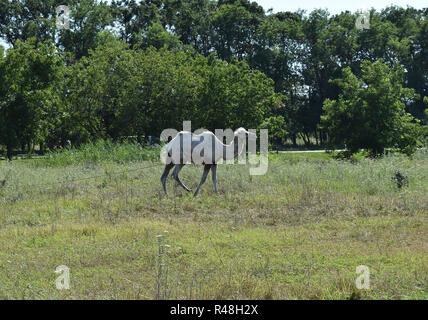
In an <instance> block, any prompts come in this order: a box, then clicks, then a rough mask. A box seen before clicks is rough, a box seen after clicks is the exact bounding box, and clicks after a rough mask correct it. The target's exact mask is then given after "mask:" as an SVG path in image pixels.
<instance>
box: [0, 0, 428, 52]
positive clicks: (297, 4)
mask: <svg viewBox="0 0 428 320" xmlns="http://www.w3.org/2000/svg"><path fill="white" fill-rule="evenodd" d="M255 1H256V2H257V3H258V4H260V5H261V6H262V7H263V8H264V9H265V11H267V10H268V9H270V8H272V9H273V12H278V11H297V10H298V9H303V10H306V11H307V12H311V11H312V10H314V9H320V8H321V9H328V11H329V12H330V14H337V13H340V12H342V11H346V10H348V11H351V12H355V11H358V10H362V11H365V10H367V9H371V8H375V9H376V10H377V11H379V10H380V9H383V8H385V7H387V6H390V5H397V6H400V7H403V8H406V7H407V6H411V7H414V8H416V9H422V8H426V7H428V2H427V0H255ZM107 2H110V1H109V0H107ZM0 45H2V46H4V47H7V44H6V43H5V42H4V41H3V40H2V39H1V38H0Z"/></svg>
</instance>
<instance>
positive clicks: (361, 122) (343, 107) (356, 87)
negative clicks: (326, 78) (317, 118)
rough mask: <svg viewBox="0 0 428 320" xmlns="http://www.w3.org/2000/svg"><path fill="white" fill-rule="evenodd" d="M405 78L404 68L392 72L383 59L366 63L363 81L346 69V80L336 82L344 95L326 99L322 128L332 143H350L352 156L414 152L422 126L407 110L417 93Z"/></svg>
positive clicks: (396, 68)
mask: <svg viewBox="0 0 428 320" xmlns="http://www.w3.org/2000/svg"><path fill="white" fill-rule="evenodd" d="M403 77H404V70H403V68H402V67H400V66H399V65H396V66H394V67H393V68H392V69H390V68H389V67H388V66H387V65H385V64H384V63H383V62H382V61H381V60H380V61H377V62H374V63H371V62H369V61H365V62H363V64H362V75H361V78H360V79H358V78H357V77H356V76H355V75H354V74H353V73H352V71H351V69H350V67H347V68H345V69H344V71H343V77H342V78H341V79H338V80H336V81H335V82H336V83H337V84H338V85H339V86H340V88H341V89H342V90H343V92H342V94H340V96H339V98H338V99H337V100H330V99H326V100H325V102H324V106H323V109H324V112H325V115H324V116H322V125H323V127H324V128H325V129H326V130H328V133H329V136H330V139H331V140H330V142H331V143H332V144H333V145H335V146H338V145H341V144H343V143H344V144H346V146H347V148H348V149H349V151H350V152H351V153H356V152H358V151H359V150H360V149H366V150H368V151H369V152H370V153H371V154H372V155H380V154H382V153H383V152H384V150H385V148H397V149H398V150H399V151H400V152H403V153H406V154H408V155H411V154H412V153H414V152H415V150H416V147H417V146H418V144H419V141H420V138H421V135H422V129H421V128H422V127H421V126H420V124H419V123H418V121H417V120H414V119H413V117H412V116H411V115H410V114H408V113H406V111H405V103H409V102H411V101H412V99H413V98H415V94H414V91H413V90H412V89H409V88H404V87H403Z"/></svg>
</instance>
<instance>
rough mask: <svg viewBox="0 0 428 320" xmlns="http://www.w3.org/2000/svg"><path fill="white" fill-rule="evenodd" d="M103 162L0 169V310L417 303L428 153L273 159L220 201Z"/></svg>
mask: <svg viewBox="0 0 428 320" xmlns="http://www.w3.org/2000/svg"><path fill="white" fill-rule="evenodd" d="M131 151H132V150H131ZM89 153H90V152H89ZM102 153H103V152H102V151H101V153H100V156H99V158H97V157H95V158H92V159H91V161H86V160H85V157H81V156H80V155H79V157H80V158H79V157H78V158H79V159H80V160H79V161H74V160H73V155H72V154H73V152H71V154H68V155H65V156H64V155H62V156H58V157H56V156H52V157H50V158H49V159H51V160H49V159H48V160H46V159H39V160H19V161H14V162H12V163H7V162H6V161H0V299H156V298H160V299H350V298H353V299H428V197H427V195H428V154H427V153H426V151H425V152H419V153H418V154H416V156H415V157H414V158H413V159H412V160H410V159H408V158H406V157H402V156H386V157H384V158H383V159H380V160H361V161H354V162H350V161H338V160H333V159H332V157H331V156H330V155H329V154H327V153H307V154H278V155H277V154H272V155H270V159H269V160H270V161H269V171H268V173H267V174H266V175H264V176H253V177H250V175H249V171H248V167H247V166H245V165H235V166H230V165H222V166H220V167H219V170H218V185H219V191H220V195H215V194H214V192H213V186H212V183H211V178H210V176H209V179H207V182H206V184H205V185H204V186H203V188H202V190H201V193H200V194H199V196H198V197H197V198H193V197H192V195H190V194H187V193H185V192H184V191H183V190H182V189H181V188H179V187H178V186H176V185H175V183H173V181H172V180H171V179H169V180H168V190H169V195H168V196H165V195H164V194H163V192H162V190H161V183H160V180H159V178H160V175H161V173H162V169H163V168H162V167H161V166H159V165H157V163H152V162H149V161H136V160H135V159H133V158H132V157H131V158H129V159H128V158H126V157H125V158H126V161H118V159H119V158H120V157H119V158H114V157H111V158H109V159H106V160H102V158H103V156H102ZM61 157H63V158H64V159H65V160H64V159H62V158H61ZM142 158H144V157H142ZM120 159H122V158H120ZM148 159H150V157H149V158H148ZM153 165H155V166H154V167H153ZM148 167H151V168H148ZM144 168H147V169H144ZM396 170H400V171H401V172H403V174H405V175H406V176H408V185H406V186H404V187H403V188H401V189H398V188H397V183H396V181H394V180H393V179H392V178H391V177H392V176H394V173H395V172H396ZM201 174H202V168H201V167H195V166H186V167H185V168H184V169H183V170H182V172H181V178H182V181H183V182H184V183H185V184H187V185H188V186H191V187H192V188H193V189H194V188H195V187H196V185H197V183H198V182H199V179H200V177H201ZM60 265H66V266H68V267H69V268H70V285H71V288H70V289H69V290H58V289H56V287H55V281H56V278H57V277H58V274H55V269H56V268H57V267H58V266H60ZM359 265H365V266H367V267H369V270H370V289H368V290H364V289H363V290H358V289H357V288H356V285H355V280H356V279H357V277H358V276H359V275H358V274H357V273H356V268H357V266H359Z"/></svg>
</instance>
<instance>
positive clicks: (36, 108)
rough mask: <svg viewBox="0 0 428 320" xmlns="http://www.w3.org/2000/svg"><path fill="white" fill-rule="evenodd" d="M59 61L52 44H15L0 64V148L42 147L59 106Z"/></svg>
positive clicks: (60, 70) (30, 42)
mask: <svg viewBox="0 0 428 320" xmlns="http://www.w3.org/2000/svg"><path fill="white" fill-rule="evenodd" d="M63 67H64V65H63V60H62V59H61V57H60V56H59V55H58V54H57V52H56V51H55V47H54V46H53V44H52V43H38V44H37V46H36V39H34V38H32V39H30V40H29V41H27V42H21V41H20V40H18V41H17V42H16V43H15V47H14V48H13V49H9V50H8V51H7V55H6V57H5V58H3V59H1V60H0V71H1V72H0V96H1V97H2V99H1V100H0V144H3V145H5V146H6V150H7V157H8V159H12V151H13V149H15V148H17V147H21V146H30V145H31V144H34V143H43V142H44V140H45V138H46V136H47V135H48V134H49V119H50V118H51V117H52V114H53V113H55V111H56V108H57V107H58V105H59V100H58V92H57V87H56V86H55V85H54V84H56V83H59V82H60V81H59V79H60V75H61V72H62V70H63Z"/></svg>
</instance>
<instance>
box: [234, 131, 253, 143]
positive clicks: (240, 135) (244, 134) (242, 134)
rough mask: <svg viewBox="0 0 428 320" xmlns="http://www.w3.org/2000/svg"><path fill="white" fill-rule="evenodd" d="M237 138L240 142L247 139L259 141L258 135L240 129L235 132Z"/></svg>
mask: <svg viewBox="0 0 428 320" xmlns="http://www.w3.org/2000/svg"><path fill="white" fill-rule="evenodd" d="M234 135H235V137H237V138H238V139H239V140H241V141H244V140H246V139H247V138H248V139H257V135H256V134H255V133H253V132H249V131H247V130H245V129H244V128H239V129H237V130H235V132H234Z"/></svg>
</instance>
